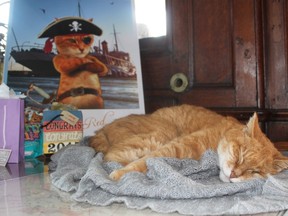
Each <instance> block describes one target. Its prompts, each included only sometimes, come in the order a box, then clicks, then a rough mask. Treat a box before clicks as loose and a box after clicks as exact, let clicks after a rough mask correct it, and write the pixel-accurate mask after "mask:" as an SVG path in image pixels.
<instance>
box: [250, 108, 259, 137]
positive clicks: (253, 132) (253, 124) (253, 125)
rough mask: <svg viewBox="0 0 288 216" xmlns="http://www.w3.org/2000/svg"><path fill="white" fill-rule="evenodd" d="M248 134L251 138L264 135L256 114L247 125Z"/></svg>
mask: <svg viewBox="0 0 288 216" xmlns="http://www.w3.org/2000/svg"><path fill="white" fill-rule="evenodd" d="M247 133H248V135H249V136H250V137H256V136H257V135H259V134H262V132H261V129H260V127H259V123H258V116H257V113H256V112H255V113H254V114H253V116H252V117H251V118H250V119H249V121H248V123H247Z"/></svg>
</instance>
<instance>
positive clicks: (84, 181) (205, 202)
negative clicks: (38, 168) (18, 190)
mask: <svg viewBox="0 0 288 216" xmlns="http://www.w3.org/2000/svg"><path fill="white" fill-rule="evenodd" d="M85 145H86V141H85V139H83V141H82V143H81V144H80V145H73V146H68V147H66V148H63V149H61V150H60V151H59V152H57V153H56V154H54V155H53V156H52V157H51V162H50V163H49V168H50V170H52V171H54V172H52V173H51V182H52V184H53V185H54V186H56V187H57V188H58V189H60V190H62V191H66V192H70V193H71V194H72V198H73V199H75V200H76V201H78V202H88V203H90V204H92V205H99V206H107V205H110V204H112V203H125V204H126V206H127V207H128V208H135V209H144V208H151V209H152V210H154V211H156V212H161V213H170V212H179V213H181V214H187V215H220V214H254V213H263V212H272V211H281V210H285V209H288V171H284V172H282V173H280V174H278V175H276V176H271V177H269V178H268V179H266V180H263V179H257V180H250V181H246V182H241V183H223V182H221V181H220V179H219V177H218V174H219V170H218V167H217V165H216V164H217V154H216V153H214V152H212V151H207V152H206V153H205V154H204V155H203V157H202V159H201V160H200V161H195V160H191V159H183V160H179V159H175V158H151V159H148V161H147V166H148V172H147V174H142V173H138V172H131V173H128V174H126V175H125V176H124V177H123V178H122V179H121V180H120V181H118V182H115V181H112V180H110V179H109V176H108V175H109V173H110V172H112V171H113V170H115V169H117V168H120V167H121V165H120V164H118V163H115V162H108V163H106V162H103V160H102V159H103V155H102V154H101V153H96V152H95V151H94V150H93V149H92V148H90V147H88V146H85Z"/></svg>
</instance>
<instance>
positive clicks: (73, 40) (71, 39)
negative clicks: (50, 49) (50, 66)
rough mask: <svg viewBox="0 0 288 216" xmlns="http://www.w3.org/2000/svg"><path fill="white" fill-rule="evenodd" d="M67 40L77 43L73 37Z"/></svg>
mask: <svg viewBox="0 0 288 216" xmlns="http://www.w3.org/2000/svg"><path fill="white" fill-rule="evenodd" d="M68 41H69V42H70V43H75V44H76V43H77V41H76V40H75V39H73V38H69V39H68Z"/></svg>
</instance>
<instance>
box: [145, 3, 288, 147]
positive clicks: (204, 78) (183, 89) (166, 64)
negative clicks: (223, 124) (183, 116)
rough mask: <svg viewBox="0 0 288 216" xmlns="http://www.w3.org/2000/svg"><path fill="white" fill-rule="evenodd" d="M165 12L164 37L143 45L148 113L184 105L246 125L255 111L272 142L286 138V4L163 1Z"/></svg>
mask: <svg viewBox="0 0 288 216" xmlns="http://www.w3.org/2000/svg"><path fill="white" fill-rule="evenodd" d="M166 7H167V35H166V36H163V37H159V38H146V39H141V40H140V50H141V63H142V74H143V85H144V96H145V107H146V112H147V113H150V112H152V111H154V110H156V109H157V108H160V107H164V106H171V105H176V104H183V103H188V104H195V105H200V106H204V107H208V108H211V109H214V110H216V111H218V112H219V113H222V114H229V115H234V116H235V117H236V118H238V119H240V120H243V121H246V120H247V119H248V118H249V116H251V115H252V113H253V112H257V113H258V114H259V117H260V120H261V125H262V128H263V130H264V131H265V132H266V133H267V134H268V136H269V137H270V138H271V139H272V140H274V141H285V140H286V141H288V109H287V108H288V106H287V105H288V97H287V90H288V82H287V53H288V49H287V38H288V24H287V21H288V16H287V14H288V4H287V3H286V1H285V0H263V1H261V0H245V1H243V0H201V1H199V0H166ZM186 78H187V82H186V80H185V79H186ZM173 89H174V90H173ZM175 89H176V91H175ZM283 146H284V147H283ZM278 147H279V148H280V144H279V146H278ZM281 148H287V149H288V145H286V144H285V143H284V144H283V143H282V144H281Z"/></svg>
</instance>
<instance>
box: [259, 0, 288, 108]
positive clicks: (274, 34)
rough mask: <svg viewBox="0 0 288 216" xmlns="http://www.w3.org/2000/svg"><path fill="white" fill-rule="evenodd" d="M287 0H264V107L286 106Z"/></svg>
mask: <svg viewBox="0 0 288 216" xmlns="http://www.w3.org/2000/svg"><path fill="white" fill-rule="evenodd" d="M287 12H288V10H287V1H284V0H277V1H275V0H268V1H265V7H264V13H265V15H266V16H265V18H266V20H265V23H266V25H265V50H266V55H265V70H266V89H267V91H266V94H267V100H266V107H267V108H269V109H287V108H288V97H287V91H288V83H287V31H286V30H287V28H288V24H287Z"/></svg>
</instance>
